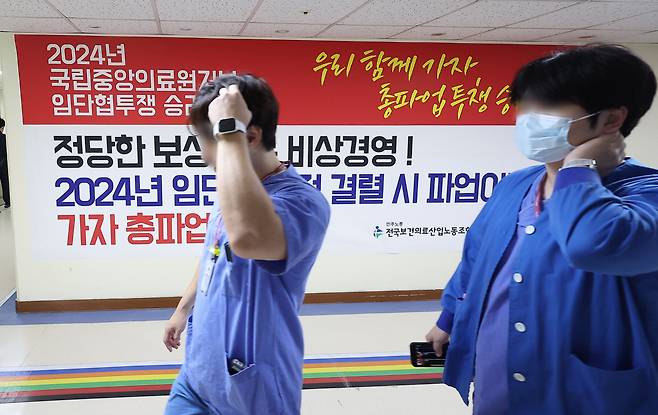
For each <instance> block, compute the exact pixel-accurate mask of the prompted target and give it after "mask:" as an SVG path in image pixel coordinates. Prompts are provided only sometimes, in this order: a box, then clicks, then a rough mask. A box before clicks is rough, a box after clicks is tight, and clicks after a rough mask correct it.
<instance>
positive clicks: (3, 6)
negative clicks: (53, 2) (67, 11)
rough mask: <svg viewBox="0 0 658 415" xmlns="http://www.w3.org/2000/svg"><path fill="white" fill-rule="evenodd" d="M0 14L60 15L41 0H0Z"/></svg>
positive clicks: (21, 15) (25, 15)
mask: <svg viewBox="0 0 658 415" xmlns="http://www.w3.org/2000/svg"><path fill="white" fill-rule="evenodd" d="M0 16H14V17H61V15H60V14H59V13H58V12H57V10H55V9H53V8H52V7H50V6H49V5H48V4H47V3H46V2H44V1H42V0H22V1H16V0H0ZM2 30H4V27H3V28H2Z"/></svg>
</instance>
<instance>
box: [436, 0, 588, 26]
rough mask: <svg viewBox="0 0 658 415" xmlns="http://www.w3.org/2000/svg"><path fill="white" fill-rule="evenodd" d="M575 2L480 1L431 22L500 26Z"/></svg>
mask: <svg viewBox="0 0 658 415" xmlns="http://www.w3.org/2000/svg"><path fill="white" fill-rule="evenodd" d="M573 4H575V2H573V1H523V2H520V1H497V0H495V1H480V2H477V3H474V4H471V5H470V6H468V7H464V8H463V9H461V10H458V11H456V12H454V13H451V14H449V15H447V16H443V17H441V18H439V19H436V20H434V21H432V22H430V23H429V24H431V25H432V26H449V27H460V26H464V27H500V26H507V25H509V24H512V23H516V22H520V21H522V20H526V19H530V18H532V17H536V16H539V15H542V14H546V13H550V12H553V11H555V10H559V9H561V8H564V7H568V6H570V5H573Z"/></svg>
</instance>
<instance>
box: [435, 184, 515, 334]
mask: <svg viewBox="0 0 658 415" xmlns="http://www.w3.org/2000/svg"><path fill="white" fill-rule="evenodd" d="M501 183H502V182H501ZM499 186H500V184H499ZM496 194H497V193H496V191H494V195H492V198H491V200H489V202H487V204H485V205H484V208H483V209H482V210H481V211H480V213H479V214H478V216H477V218H476V219H475V221H474V222H473V225H471V227H470V229H469V230H468V233H467V234H466V239H465V241H464V249H463V251H462V259H461V262H460V263H459V265H458V266H457V270H456V271H455V272H454V274H452V277H451V278H450V281H448V284H447V285H446V287H445V289H444V290H443V296H442V297H441V306H442V308H443V311H442V312H441V315H440V317H439V319H438V321H437V322H436V325H437V327H439V328H440V329H441V330H443V331H445V332H447V333H450V332H451V331H452V323H453V319H454V316H455V313H456V311H457V302H458V301H463V300H464V297H465V295H466V289H467V287H468V283H469V281H470V278H471V270H472V268H473V265H474V264H475V259H476V257H477V253H478V251H479V250H480V245H481V239H482V234H483V232H484V226H485V223H486V217H487V212H488V210H489V208H490V206H491V205H492V204H491V202H492V201H493V198H494V197H495V195H496Z"/></svg>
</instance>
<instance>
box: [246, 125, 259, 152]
mask: <svg viewBox="0 0 658 415" xmlns="http://www.w3.org/2000/svg"><path fill="white" fill-rule="evenodd" d="M247 142H248V143H249V147H252V148H256V147H258V146H260V145H261V144H262V142H263V130H261V128H260V127H256V126H253V125H251V126H249V127H248V128H247Z"/></svg>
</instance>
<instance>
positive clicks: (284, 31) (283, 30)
mask: <svg viewBox="0 0 658 415" xmlns="http://www.w3.org/2000/svg"><path fill="white" fill-rule="evenodd" d="M275 32H276V33H288V32H290V30H287V29H279V30H275Z"/></svg>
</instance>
